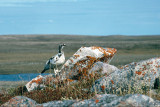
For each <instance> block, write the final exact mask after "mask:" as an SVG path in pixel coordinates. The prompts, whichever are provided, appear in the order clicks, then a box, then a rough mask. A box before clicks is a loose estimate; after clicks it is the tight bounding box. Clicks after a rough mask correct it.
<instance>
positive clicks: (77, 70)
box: [60, 46, 117, 80]
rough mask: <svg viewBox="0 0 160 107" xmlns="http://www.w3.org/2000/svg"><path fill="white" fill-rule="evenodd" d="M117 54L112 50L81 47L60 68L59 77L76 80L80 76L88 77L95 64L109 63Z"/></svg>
mask: <svg viewBox="0 0 160 107" xmlns="http://www.w3.org/2000/svg"><path fill="white" fill-rule="evenodd" d="M116 52H117V50H116V49H114V48H102V47H96V46H92V47H81V48H80V49H79V50H78V51H77V52H76V53H75V54H74V55H73V56H72V57H70V58H69V59H68V60H67V61H66V63H65V64H64V65H63V66H62V69H61V72H60V74H61V77H62V79H64V78H69V79H74V80H78V79H79V78H81V77H82V76H83V77H85V76H88V74H87V71H89V70H90V69H91V68H92V67H93V65H94V64H95V63H96V62H103V63H109V62H110V61H111V59H112V58H113V56H114V54H115V53H116Z"/></svg>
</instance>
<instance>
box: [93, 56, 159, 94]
mask: <svg viewBox="0 0 160 107" xmlns="http://www.w3.org/2000/svg"><path fill="white" fill-rule="evenodd" d="M159 77H160V58H152V59H149V60H145V61H141V62H137V63H135V62H133V63H130V64H127V65H125V66H123V67H122V68H121V69H115V71H113V73H111V74H110V75H109V76H108V75H107V76H104V77H102V78H100V79H98V80H97V81H95V85H93V87H92V91H95V89H96V91H97V92H107V93H110V92H114V93H121V92H124V91H127V92H130V93H131V92H132V91H133V92H138V91H141V89H145V88H150V89H151V88H154V84H155V81H157V84H159V83H158V80H157V78H159Z"/></svg>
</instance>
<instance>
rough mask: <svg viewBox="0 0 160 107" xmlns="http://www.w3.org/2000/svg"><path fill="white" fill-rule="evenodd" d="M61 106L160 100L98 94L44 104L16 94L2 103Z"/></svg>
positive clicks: (109, 106)
mask: <svg viewBox="0 0 160 107" xmlns="http://www.w3.org/2000/svg"><path fill="white" fill-rule="evenodd" d="M59 106H62V107H63V106H65V107H68V106H73V107H86V106H87V107H88V106H91V107H94V106H97V107H100V106H104V107H112V106H114V107H115V106H116V107H119V106H141V107H146V106H154V107H158V106H160V101H158V100H154V99H152V98H150V97H148V96H145V95H141V94H133V95H132V94H130V95H125V96H116V95H111V94H101V95H96V96H95V97H94V98H91V99H88V100H62V101H51V102H47V103H43V104H38V103H36V101H34V100H32V99H30V98H27V97H24V96H16V97H14V98H12V99H10V100H9V101H8V102H6V103H5V104H3V105H2V107H59Z"/></svg>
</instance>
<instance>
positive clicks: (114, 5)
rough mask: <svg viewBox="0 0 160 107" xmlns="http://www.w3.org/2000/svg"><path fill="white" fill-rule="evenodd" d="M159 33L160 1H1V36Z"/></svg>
mask: <svg viewBox="0 0 160 107" xmlns="http://www.w3.org/2000/svg"><path fill="white" fill-rule="evenodd" d="M8 34H76V35H101V36H102V35H159V34H160V0H0V35H8Z"/></svg>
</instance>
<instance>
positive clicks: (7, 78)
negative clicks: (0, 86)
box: [0, 73, 49, 81]
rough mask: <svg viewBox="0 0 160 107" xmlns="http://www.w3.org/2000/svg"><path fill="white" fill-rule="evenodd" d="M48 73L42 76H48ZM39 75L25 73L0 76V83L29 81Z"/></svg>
mask: <svg viewBox="0 0 160 107" xmlns="http://www.w3.org/2000/svg"><path fill="white" fill-rule="evenodd" d="M48 74H49V73H44V74H42V76H44V75H48ZM38 75H40V73H26V74H9V75H8V74H7V75H0V81H30V80H32V79H33V78H35V77H37V76H38Z"/></svg>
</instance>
